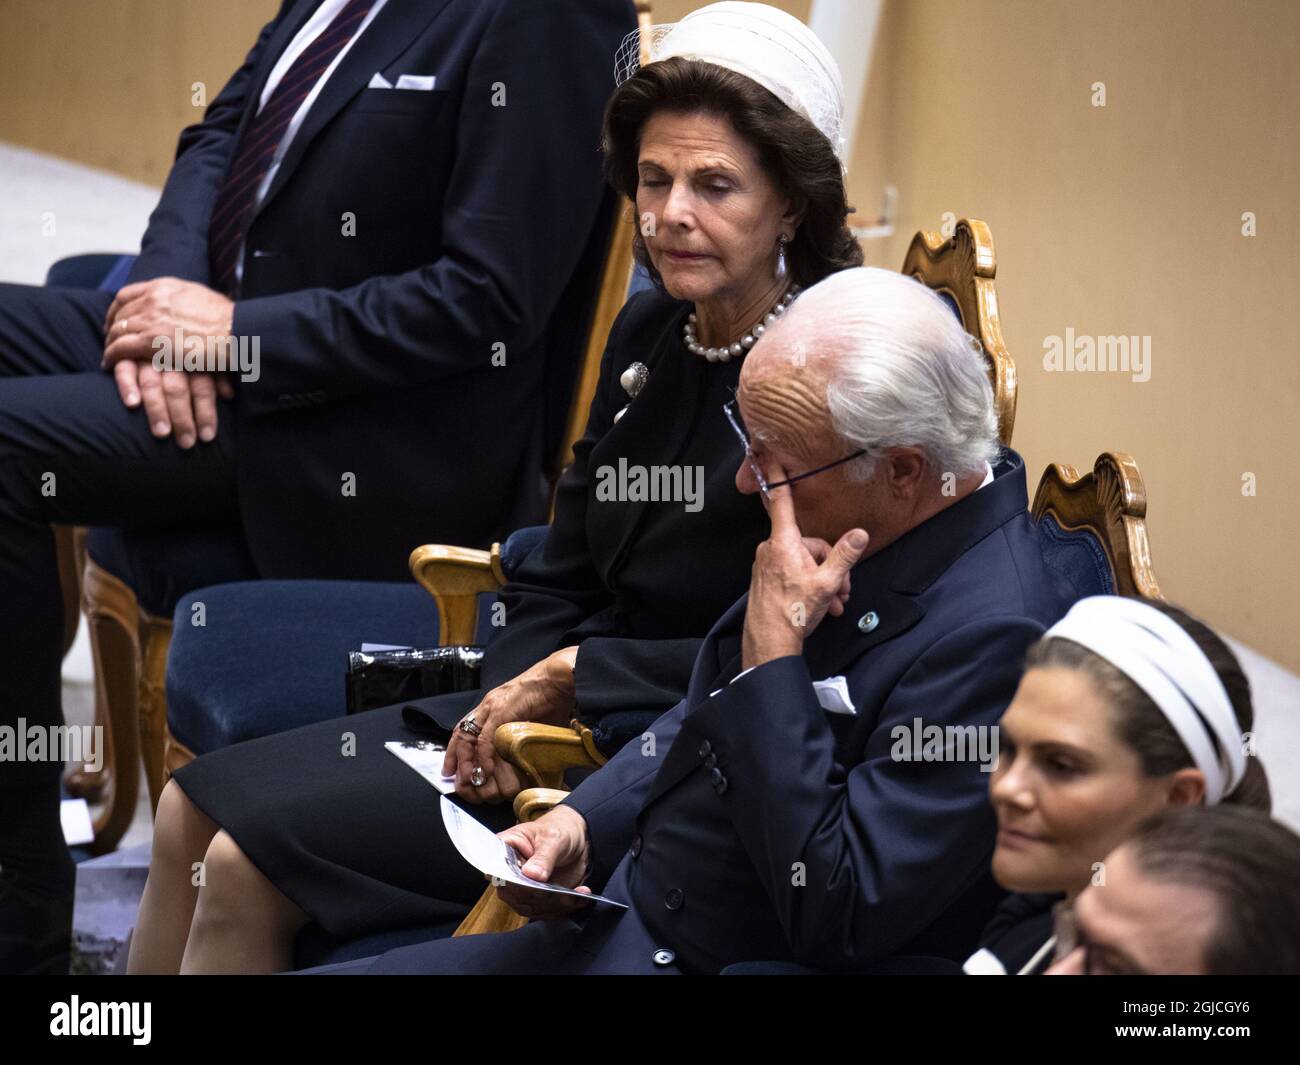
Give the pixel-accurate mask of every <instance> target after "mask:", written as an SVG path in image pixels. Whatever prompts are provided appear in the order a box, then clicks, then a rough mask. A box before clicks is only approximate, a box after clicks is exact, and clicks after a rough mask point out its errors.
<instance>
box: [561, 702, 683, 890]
mask: <svg viewBox="0 0 1300 1065" xmlns="http://www.w3.org/2000/svg"><path fill="white" fill-rule="evenodd" d="M685 716H686V700H685V699H683V700H682V701H681V702H679V703H678V704H677V705H676V706H674V707H673V708H672V709H671V710H669V711H668V713H666V714H664V715H662V716H661V717H660V718H659V719H658V720H656V721H655V722H653V723H652V724H651V725H650V726H649V728H647V729H646V730H645V731H646V735H647V736H653V737H654V742H653V744H650V743H641V742H634V743H628V744H626V745H624V747H623V749H622V750H620V751H619V752H618V754H616V755H615V756H614V757H613V758H611V759H610V760H609V761H608V762H606V763H605V765H603V766H601V768H600V771H599V772H596V773H592V774H591V776H589V777H588V778H587V779H586V780H584V781H583V782H582V783H581V784H579V785H578V786H577V787H576V788H574V789H573V791H571V792H570V793H569V795H568V796H567V797H566V798H565V800H564V805H565V806H570V807H572V808H573V809H575V810H577V811H578V813H580V814H582V817H583V820H585V821H586V822H587V840H588V843H589V845H590V848H591V859H590V860H591V866H590V869H589V871H588V873H587V883H588V884H590V885H592V886H593V887H596V888H599V887H600V886H601V885H603V884H604V883H605V881H607V880H608V879H609V877H610V874H611V873H613V872H614V867H615V866H617V865H618V863H619V862H620V861H621V860H622V857H623V855H624V854H625V853H626V852H627V848H628V846H629V844H630V843H631V841H632V836H633V835H634V834H635V831H636V818H637V814H639V813H640V812H641V807H642V806H644V805H645V800H646V797H647V796H648V795H649V794H650V787H651V785H652V784H653V783H654V776H655V773H657V772H658V771H659V767H660V766H661V765H662V764H663V759H664V756H665V755H666V754H667V753H668V750H669V748H671V747H672V745H673V740H675V739H676V738H677V733H678V732H679V731H680V730H681V727H682V719H683V718H684V717H685Z"/></svg>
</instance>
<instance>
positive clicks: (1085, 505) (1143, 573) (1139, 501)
mask: <svg viewBox="0 0 1300 1065" xmlns="http://www.w3.org/2000/svg"><path fill="white" fill-rule="evenodd" d="M1029 509H1030V513H1031V514H1032V515H1033V516H1034V520H1035V521H1041V520H1042V519H1043V518H1045V517H1048V516H1051V517H1052V518H1054V519H1055V520H1056V523H1057V524H1058V525H1059V526H1060V527H1061V528H1062V529H1063V530H1065V531H1067V532H1073V531H1079V530H1086V531H1088V532H1090V533H1092V535H1093V536H1095V537H1096V538H1097V540H1098V541H1099V542H1100V543H1101V545H1102V548H1103V549H1104V550H1105V552H1106V558H1107V560H1108V561H1109V562H1110V567H1111V574H1112V576H1113V577H1114V581H1115V593H1116V594H1117V595H1127V596H1131V597H1134V598H1139V599H1149V600H1160V599H1163V598H1164V596H1162V595H1161V594H1160V585H1159V583H1158V582H1157V581H1156V576H1155V573H1153V572H1152V569H1151V544H1150V542H1149V541H1148V539H1147V522H1146V517H1147V489H1146V482H1145V481H1144V480H1143V479H1142V473H1141V471H1140V470H1139V469H1138V466H1137V462H1136V461H1134V459H1133V456H1132V455H1128V454H1125V453H1124V452H1122V451H1106V452H1103V453H1102V454H1101V455H1098V456H1097V461H1096V462H1095V463H1094V464H1093V467H1092V472H1091V473H1087V474H1084V475H1083V476H1080V475H1079V471H1078V470H1076V469H1075V468H1074V467H1073V466H1067V465H1065V464H1063V463H1056V464H1053V465H1051V466H1048V467H1047V469H1046V470H1044V471H1043V476H1042V477H1041V478H1040V479H1039V482H1038V489H1037V491H1035V492H1034V502H1033V506H1031V507H1030V508H1029Z"/></svg>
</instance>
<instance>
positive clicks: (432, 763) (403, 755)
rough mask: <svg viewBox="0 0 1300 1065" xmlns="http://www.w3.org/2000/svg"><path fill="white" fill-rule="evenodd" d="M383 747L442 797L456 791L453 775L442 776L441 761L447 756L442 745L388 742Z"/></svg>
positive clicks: (420, 742)
mask: <svg viewBox="0 0 1300 1065" xmlns="http://www.w3.org/2000/svg"><path fill="white" fill-rule="evenodd" d="M384 746H385V747H387V748H388V750H389V751H391V752H392V753H393V754H395V755H397V757H398V758H400V759H401V760H402V761H403V762H405V763H406V764H407V765H409V766H410V767H411V768H412V769H414V770H415V771H416V772H417V773H419V774H420V776H422V777H424V779H425V780H427V781H428V782H429V783H430V784H432V785H433V786H434V787H435V788H437V789H438V790H439V791H440V792H442V793H443V794H444V795H450V794H451V793H452V792H454V791H455V790H456V777H455V775H452V776H449V777H445V776H443V775H442V760H443V759H444V758H445V757H446V756H447V748H446V747H444V746H442V744H440V743H430V742H429V741H428V740H389V741H388V742H387V743H385V744H384Z"/></svg>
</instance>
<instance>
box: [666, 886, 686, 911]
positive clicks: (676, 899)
mask: <svg viewBox="0 0 1300 1065" xmlns="http://www.w3.org/2000/svg"><path fill="white" fill-rule="evenodd" d="M685 901H686V893H685V892H684V891H682V889H681V888H670V889H669V891H668V894H667V895H665V896H664V905H665V906H667V907H668V908H669V909H670V910H680V909H681V908H682V903H684V902H685Z"/></svg>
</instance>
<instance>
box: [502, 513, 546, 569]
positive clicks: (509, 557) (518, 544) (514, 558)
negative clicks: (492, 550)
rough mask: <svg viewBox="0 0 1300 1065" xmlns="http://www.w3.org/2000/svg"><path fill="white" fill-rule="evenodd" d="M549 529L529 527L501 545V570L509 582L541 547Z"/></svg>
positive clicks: (510, 536) (518, 531)
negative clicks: (521, 565) (520, 566)
mask: <svg viewBox="0 0 1300 1065" xmlns="http://www.w3.org/2000/svg"><path fill="white" fill-rule="evenodd" d="M549 528H550V526H548V525H529V526H526V527H525V528H523V529H516V530H515V531H514V532H512V533H511V534H510V535H509V536H507V537H506V542H505V543H503V544H502V545H501V570H502V572H504V573H505V575H506V579H507V580H512V579H513V578H514V575H515V570H517V569H518V568H519V564H520V563H521V562H523V560H524V559H526V558H527V557H528V556H529V555H530V554H531V553H532V552H533V551H534V550H536V549H537V548H538V547H539V546H541V544H542V542H543V541H545V539H546V530H547V529H549Z"/></svg>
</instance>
